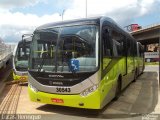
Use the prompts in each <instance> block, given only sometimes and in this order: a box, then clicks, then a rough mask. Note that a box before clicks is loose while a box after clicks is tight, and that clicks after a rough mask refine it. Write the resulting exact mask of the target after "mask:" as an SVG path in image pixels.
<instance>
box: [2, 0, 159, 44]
mask: <svg viewBox="0 0 160 120" xmlns="http://www.w3.org/2000/svg"><path fill="white" fill-rule="evenodd" d="M86 1H87V17H91V16H101V15H103V16H107V17H110V18H112V19H113V20H114V21H116V22H117V23H118V24H119V25H120V26H122V27H124V26H127V25H129V24H133V23H137V24H139V25H140V26H142V27H144V26H148V25H152V24H156V23H160V14H159V13H160V7H159V6H160V0H0V38H1V39H3V41H4V42H5V43H17V42H18V41H20V40H21V39H22V35H23V34H30V33H33V32H34V30H35V29H36V27H38V26H40V25H43V24H46V23H50V22H57V21H62V13H63V20H72V19H78V18H85V17H86Z"/></svg>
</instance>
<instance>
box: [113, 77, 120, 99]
mask: <svg viewBox="0 0 160 120" xmlns="http://www.w3.org/2000/svg"><path fill="white" fill-rule="evenodd" d="M120 94H121V79H120V78H119V79H118V81H117V87H116V93H115V98H114V100H117V99H118V98H119V96H120Z"/></svg>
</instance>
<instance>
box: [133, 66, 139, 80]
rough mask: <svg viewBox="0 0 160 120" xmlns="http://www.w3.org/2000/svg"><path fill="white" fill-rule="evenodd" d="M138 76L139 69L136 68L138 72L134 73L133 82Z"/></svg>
mask: <svg viewBox="0 0 160 120" xmlns="http://www.w3.org/2000/svg"><path fill="white" fill-rule="evenodd" d="M137 76H138V70H137V69H136V72H135V73H134V79H133V82H136V79H137Z"/></svg>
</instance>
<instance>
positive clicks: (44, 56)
mask: <svg viewBox="0 0 160 120" xmlns="http://www.w3.org/2000/svg"><path fill="white" fill-rule="evenodd" d="M98 39H99V33H98V27H97V26H96V25H81V26H67V27H56V28H51V29H45V30H44V29H43V30H37V31H36V32H35V34H34V36H33V42H32V51H31V54H32V55H31V56H30V69H32V70H38V71H39V72H40V71H43V72H67V73H68V72H90V71H95V70H97V67H98Z"/></svg>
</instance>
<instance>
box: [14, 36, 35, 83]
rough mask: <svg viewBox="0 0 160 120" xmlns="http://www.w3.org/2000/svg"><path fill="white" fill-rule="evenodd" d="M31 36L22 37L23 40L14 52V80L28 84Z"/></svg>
mask: <svg viewBox="0 0 160 120" xmlns="http://www.w3.org/2000/svg"><path fill="white" fill-rule="evenodd" d="M31 39H32V36H31V35H30V34H24V35H22V40H21V41H19V42H18V44H17V46H16V47H15V49H14V52H13V80H15V81H21V82H26V81H27V78H28V76H27V70H28V57H29V52H30V43H31Z"/></svg>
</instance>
